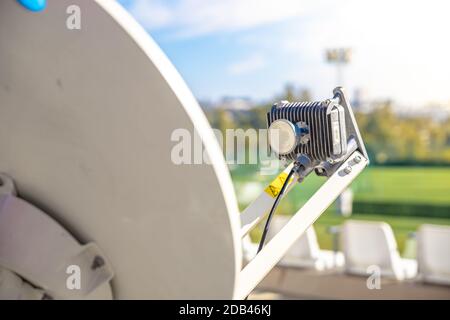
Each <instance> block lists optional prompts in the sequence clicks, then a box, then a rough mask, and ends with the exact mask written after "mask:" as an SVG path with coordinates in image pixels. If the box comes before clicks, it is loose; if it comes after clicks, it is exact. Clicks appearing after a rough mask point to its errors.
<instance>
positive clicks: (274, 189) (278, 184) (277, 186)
mask: <svg viewBox="0 0 450 320" xmlns="http://www.w3.org/2000/svg"><path fill="white" fill-rule="evenodd" d="M287 177H288V174H287V173H286V172H282V173H280V174H279V175H278V177H276V178H275V180H273V181H272V182H271V183H270V184H269V185H268V186H267V188H266V189H265V190H264V191H265V192H266V193H267V194H268V195H269V196H271V197H272V198H276V196H278V194H279V193H280V191H281V188H282V187H283V184H284V182H285V181H286V179H287ZM292 179H293V178H291V181H289V183H291V182H292Z"/></svg>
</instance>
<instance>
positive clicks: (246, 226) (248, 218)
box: [241, 163, 298, 238]
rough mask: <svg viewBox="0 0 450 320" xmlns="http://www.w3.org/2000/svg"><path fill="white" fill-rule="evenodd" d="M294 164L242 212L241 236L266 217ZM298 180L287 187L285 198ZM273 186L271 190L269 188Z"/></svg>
mask: <svg viewBox="0 0 450 320" xmlns="http://www.w3.org/2000/svg"><path fill="white" fill-rule="evenodd" d="M292 167H293V164H292V163H291V164H290V165H289V166H287V167H286V169H284V170H283V172H281V173H280V174H279V175H278V176H277V177H276V178H275V180H273V181H272V182H271V183H270V185H269V186H268V187H267V188H266V189H265V190H264V192H261V194H260V195H259V196H258V198H256V200H255V201H253V202H252V203H251V204H250V205H249V206H248V207H247V208H245V210H244V211H242V213H241V226H242V227H241V237H242V238H243V237H245V236H246V235H247V233H249V232H250V231H251V230H252V229H253V228H254V227H256V225H257V224H258V223H259V222H260V221H261V220H262V219H263V218H264V216H265V215H266V214H267V213H268V211H269V210H270V208H271V207H272V205H273V203H274V201H275V198H276V196H277V194H278V193H276V191H278V192H279V191H280V189H281V187H282V184H283V182H284V180H283V178H284V179H286V177H287V175H288V174H289V171H291V169H292ZM297 183H298V182H297V180H293V181H292V182H291V183H290V184H289V186H288V187H287V188H286V191H285V192H284V195H283V197H282V198H284V197H285V196H286V195H287V194H288V193H289V191H290V190H291V189H292V187H293V186H295V185H296V184H297ZM271 187H272V188H273V190H270V189H269V188H271Z"/></svg>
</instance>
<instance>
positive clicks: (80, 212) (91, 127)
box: [0, 0, 241, 299]
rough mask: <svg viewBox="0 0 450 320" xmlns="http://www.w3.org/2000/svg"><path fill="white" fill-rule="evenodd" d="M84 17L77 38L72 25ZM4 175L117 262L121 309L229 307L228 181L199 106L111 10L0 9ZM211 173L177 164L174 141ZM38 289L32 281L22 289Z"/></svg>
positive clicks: (235, 241)
mask: <svg viewBox="0 0 450 320" xmlns="http://www.w3.org/2000/svg"><path fill="white" fill-rule="evenodd" d="M73 5H76V6H78V7H79V8H80V13H81V25H80V26H81V29H79V30H78V29H74V30H72V29H70V28H68V27H67V25H66V21H67V19H68V17H69V14H68V13H67V8H69V7H70V6H73ZM0 48H1V49H0V70H1V72H0V172H4V173H6V174H7V175H9V176H10V177H12V178H13V180H14V182H15V184H16V187H17V191H18V194H19V196H20V197H21V198H22V199H25V200H27V201H29V202H30V203H32V204H33V205H35V206H37V207H38V208H40V209H41V210H43V211H44V212H45V213H47V214H49V215H50V216H51V217H52V218H53V219H55V220H56V221H57V222H58V223H59V224H61V225H62V226H63V227H64V228H66V229H67V230H68V231H70V233H71V234H72V235H73V236H74V237H75V238H76V240H77V241H79V242H81V243H88V242H95V243H96V244H97V245H98V246H99V247H100V248H101V249H102V251H103V252H104V253H105V255H106V256H107V258H108V259H109V261H110V263H111V265H112V268H113V271H114V278H113V280H112V289H113V297H114V298H118V299H135V298H137V299H141V298H162V299H164V298H171V299H179V298H190V299H196V298H232V297H234V292H235V287H236V283H237V277H238V273H239V271H240V268H241V265H240V263H241V247H240V237H239V229H240V222H239V214H238V209H237V204H236V200H235V194H234V190H233V187H232V183H231V179H230V176H229V172H228V170H227V167H226V164H225V162H224V159H223V156H222V153H221V150H220V148H219V146H218V144H217V142H216V141H215V137H214V135H213V132H212V130H211V128H210V126H209V125H208V122H207V120H206V118H205V116H204V114H203V113H202V111H201V109H200V108H199V106H198V104H197V102H196V101H195V99H194V97H193V95H192V94H191V92H190V91H189V89H188V88H187V86H186V85H185V83H184V82H183V80H182V79H181V77H180V76H179V74H178V73H177V72H176V70H175V69H174V67H173V66H172V65H171V63H170V62H169V61H168V59H167V58H166V57H165V56H164V54H163V53H162V52H161V50H160V49H159V48H158V46H157V45H156V44H155V43H154V42H153V41H152V39H151V38H150V37H149V36H148V34H147V33H146V32H145V30H144V29H142V27H140V26H139V25H138V23H136V22H135V21H134V20H133V19H132V18H131V17H130V16H129V15H128V14H127V13H126V12H125V10H124V9H123V8H122V7H121V6H120V5H119V4H117V3H116V2H114V1H111V0H96V1H84V0H49V1H48V3H47V7H46V9H45V10H43V11H41V12H31V11H29V10H27V9H25V8H24V7H22V6H21V5H20V4H18V3H17V1H15V0H2V1H0ZM178 128H188V129H191V132H193V130H194V129H195V131H196V132H197V133H198V134H199V136H200V137H201V138H202V141H203V145H204V149H205V153H206V154H207V156H208V158H209V160H210V162H211V163H212V165H208V164H202V165H175V164H174V163H173V162H172V161H171V151H172V148H173V146H174V144H175V143H174V142H172V141H171V134H172V132H173V131H174V130H175V129H178ZM28 280H29V281H30V282H32V281H33V279H28Z"/></svg>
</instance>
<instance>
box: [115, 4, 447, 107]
mask: <svg viewBox="0 0 450 320" xmlns="http://www.w3.org/2000/svg"><path fill="white" fill-rule="evenodd" d="M119 2H120V3H121V4H122V5H123V6H124V7H125V8H126V9H127V10H128V11H129V12H130V13H131V14H132V15H133V16H134V17H135V18H136V19H137V20H138V21H139V22H140V23H141V24H142V25H143V26H144V27H145V29H146V30H147V31H148V32H149V33H150V34H151V36H152V37H153V38H154V39H155V40H156V42H157V43H158V44H159V45H160V46H161V48H162V49H163V51H164V52H165V53H166V55H167V56H168V57H169V58H170V60H171V61H172V63H173V64H174V65H175V67H176V68H177V69H178V71H179V72H180V73H181V75H182V76H183V78H184V79H185V81H186V82H187V83H188V85H189V87H190V88H191V90H192V91H193V92H194V94H195V95H196V96H197V97H198V98H199V99H213V100H214V99H219V98H220V97H222V96H249V97H252V98H254V99H258V100H260V99H270V98H271V97H273V96H274V95H275V94H276V93H277V92H280V91H281V89H282V88H283V86H284V85H285V84H286V83H287V82H290V83H293V84H294V85H296V86H299V87H305V88H308V89H310V90H311V92H312V93H313V96H314V97H316V98H324V97H328V96H329V95H330V92H331V90H332V88H333V87H334V86H335V85H336V70H335V68H334V67H333V66H331V65H328V64H327V63H326V62H325V59H324V52H325V49H327V48H330V47H350V48H352V51H353V55H352V63H351V64H350V65H349V66H347V67H345V70H344V85H345V86H346V87H347V88H348V89H349V91H350V92H353V91H354V90H355V89H356V88H359V89H361V90H362V92H364V94H365V96H366V97H367V98H369V99H377V98H390V99H394V100H395V101H397V102H398V103H399V104H400V105H404V106H408V107H410V106H411V107H414V106H423V105H424V104H427V103H430V102H437V103H443V104H447V103H450V62H449V57H450V42H449V40H448V37H449V36H448V35H449V32H450V19H449V18H448V12H450V10H449V9H450V6H449V4H448V1H445V0H442V1H439V0H417V1H414V0H410V1H400V0H398V1H388V0H378V1H361V0H342V1H329V0H308V1H301V0H165V1H162V0H120V1H119Z"/></svg>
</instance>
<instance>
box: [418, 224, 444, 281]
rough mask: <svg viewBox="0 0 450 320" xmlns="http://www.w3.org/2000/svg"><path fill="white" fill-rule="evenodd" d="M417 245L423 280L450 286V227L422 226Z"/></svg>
mask: <svg viewBox="0 0 450 320" xmlns="http://www.w3.org/2000/svg"><path fill="white" fill-rule="evenodd" d="M417 245H418V247H417V261H418V264H419V272H420V276H421V278H422V279H423V280H424V281H425V282H429V283H436V284H445V285H450V227H448V226H437V225H430V224H425V225H422V226H421V227H420V228H419V231H418V233H417Z"/></svg>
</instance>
